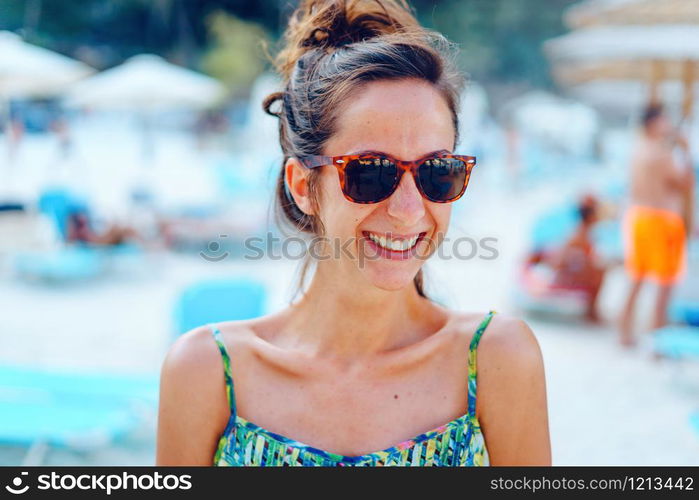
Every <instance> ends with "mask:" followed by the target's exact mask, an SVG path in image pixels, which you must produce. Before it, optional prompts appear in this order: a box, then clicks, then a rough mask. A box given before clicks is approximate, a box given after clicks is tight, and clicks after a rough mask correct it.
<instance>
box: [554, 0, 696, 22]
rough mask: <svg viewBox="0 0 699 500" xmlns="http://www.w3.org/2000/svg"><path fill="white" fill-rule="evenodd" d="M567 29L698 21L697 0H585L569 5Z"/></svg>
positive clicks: (566, 15)
mask: <svg viewBox="0 0 699 500" xmlns="http://www.w3.org/2000/svg"><path fill="white" fill-rule="evenodd" d="M565 21H566V24H567V25H568V26H570V27H571V28H575V29H577V28H588V27H591V26H599V25H630V24H631V25H633V24H640V25H656V24H699V0H587V1H584V2H580V3H578V4H575V5H573V6H572V7H570V8H569V9H568V10H567V11H566V14H565Z"/></svg>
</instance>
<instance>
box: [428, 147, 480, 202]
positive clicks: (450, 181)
mask: <svg viewBox="0 0 699 500" xmlns="http://www.w3.org/2000/svg"><path fill="white" fill-rule="evenodd" d="M467 172H468V169H467V168H466V164H465V163H464V162H463V161H461V160H459V159H457V158H433V159H431V160H427V161H425V163H423V164H422V165H420V168H419V169H418V180H419V181H420V186H421V187H422V190H423V191H424V193H425V195H426V196H427V197H428V198H429V199H431V200H434V201H450V200H453V199H454V198H456V197H457V196H459V194H460V193H461V191H462V190H463V188H464V184H465V183H466V176H467Z"/></svg>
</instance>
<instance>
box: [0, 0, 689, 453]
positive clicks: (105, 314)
mask: <svg viewBox="0 0 699 500" xmlns="http://www.w3.org/2000/svg"><path fill="white" fill-rule="evenodd" d="M294 3H295V2H293V1H277V0H259V1H256V2H250V1H243V0H240V1H238V0H198V1H195V0H191V1H190V0H151V1H146V0H123V1H118V2H117V1H110V0H80V1H78V0H62V1H60V2H59V1H58V0H25V1H21V0H0V130H1V131H2V134H1V135H0V464H1V465H18V464H55V465H74V464H75V465H83V464H85V465H149V464H153V463H154V460H155V429H156V421H155V418H156V413H157V388H158V372H159V369H160V365H161V363H162V361H163V358H164V355H165V353H166V351H167V349H168V347H169V346H170V345H171V343H172V342H173V340H174V339H175V338H176V337H177V335H179V334H181V333H183V332H184V331H186V329H188V328H191V327H192V326H195V325H197V324H201V323H202V322H206V321H220V320H223V319H226V318H230V319H234V318H243V317H250V316H254V315H258V314H264V313H268V312H273V311H275V310H278V309H280V308H282V307H284V306H285V305H286V304H288V303H289V301H290V300H291V298H292V296H291V292H292V290H293V285H294V283H295V281H294V280H295V275H296V270H297V267H298V266H299V263H300V262H299V260H298V259H294V258H290V257H288V256H287V257H282V256H281V252H280V250H281V249H280V244H279V241H280V240H277V242H276V243H270V247H269V250H270V251H265V252H251V251H250V248H249V242H250V241H251V240H250V238H258V239H257V240H255V241H256V242H258V246H259V245H260V244H262V243H259V242H264V245H267V242H268V241H272V239H273V238H281V233H280V231H279V228H277V227H276V225H275V223H274V218H273V216H272V210H271V207H272V199H273V192H274V184H275V180H276V174H277V172H278V169H279V168H280V162H281V151H280V149H279V146H278V141H277V132H276V120H275V119H274V118H272V117H270V116H267V115H265V114H264V113H263V111H262V107H261V102H262V99H263V97H264V96H266V95H267V94H268V93H270V92H273V91H275V90H276V89H277V88H278V85H279V83H278V81H277V79H276V78H275V76H274V75H273V74H272V73H271V72H270V71H271V65H270V63H269V61H268V59H267V58H266V56H265V49H264V48H263V43H262V42H263V41H266V43H267V45H268V50H269V51H270V52H272V53H274V50H275V47H276V43H277V41H278V39H279V36H280V34H281V31H282V30H283V27H284V26H285V22H286V19H287V16H288V15H289V13H290V12H291V11H292V10H293V7H294ZM411 4H412V5H413V6H414V7H415V9H416V12H417V14H418V17H419V18H420V20H421V22H422V23H423V24H424V25H426V26H428V27H431V28H434V29H436V30H438V31H440V32H442V33H444V34H445V35H446V36H447V37H448V38H449V39H450V40H452V41H453V42H455V43H456V44H458V45H459V47H460V49H461V51H460V56H459V61H458V63H459V65H460V67H461V69H462V70H464V71H465V72H467V73H468V74H469V75H470V84H469V86H468V88H467V89H466V91H465V93H464V96H463V99H462V105H461V112H460V116H461V120H462V133H461V136H462V141H461V143H460V145H459V147H458V149H457V151H458V152H460V153H463V154H471V155H475V156H477V157H478V166H477V167H476V169H475V171H474V174H473V176H472V179H471V181H470V184H469V189H468V191H467V193H466V195H465V196H464V197H463V198H462V199H461V200H459V201H458V202H457V203H456V204H455V205H454V210H453V216H452V227H451V229H450V234H449V236H450V238H452V240H456V239H457V238H461V240H460V241H462V243H463V244H464V246H460V247H459V250H458V251H459V253H460V258H455V255H454V252H453V247H450V248H452V251H449V252H446V254H445V255H442V256H441V257H435V258H433V259H432V260H431V261H430V262H429V263H428V264H427V289H428V292H429V293H430V295H431V296H432V297H434V298H435V299H436V300H439V301H441V302H442V303H444V304H446V305H448V306H450V307H454V308H458V309H461V310H468V311H483V312H485V311H487V310H489V309H495V310H497V311H500V312H503V313H507V314H512V315H520V316H523V317H525V319H526V320H527V321H528V322H529V324H530V326H531V327H532V329H533V330H534V332H535V334H536V336H537V338H538V340H539V343H540V345H541V348H542V351H543V355H544V363H545V369H546V381H547V390H548V403H549V419H550V430H551V438H552V446H553V462H554V464H555V465H656V464H657V465H661V464H667V465H680V464H684V465H687V464H692V465H697V464H699V348H698V347H697V342H698V341H699V327H697V323H699V245H698V244H699V241H697V238H698V236H699V234H698V232H697V230H696V228H695V229H694V232H693V233H692V237H693V240H694V241H693V242H690V246H689V259H688V269H687V273H686V276H685V278H684V280H683V282H682V283H681V284H680V285H679V286H678V288H677V290H676V292H675V294H674V297H673V302H672V306H671V311H670V316H671V320H672V323H673V325H675V326H673V327H672V328H675V329H674V330H672V328H671V330H672V331H668V332H652V331H649V323H650V321H649V318H650V314H651V309H652V307H651V305H652V300H653V296H652V294H653V291H654V290H653V289H652V287H649V288H648V289H646V290H644V291H643V294H642V296H641V306H640V307H639V308H638V309H639V314H638V321H637V329H638V333H639V335H638V336H639V340H640V343H639V345H638V346H637V347H636V348H633V349H624V348H622V347H620V346H619V343H618V333H617V329H616V326H617V321H618V316H619V314H620V312H621V308H622V305H623V302H624V299H625V295H626V293H627V288H628V281H627V277H626V275H625V272H624V268H623V242H622V233H621V214H622V213H623V209H624V207H625V205H626V203H627V194H628V170H629V165H628V159H629V155H630V153H631V147H632V144H633V140H634V137H635V134H637V133H638V129H637V126H638V122H639V117H640V114H641V112H642V110H643V108H644V106H645V105H646V103H647V102H648V101H649V99H650V98H651V97H653V96H654V97H655V98H657V99H659V100H660V101H662V102H663V103H664V104H665V105H666V108H667V109H668V112H669V114H670V116H671V117H672V119H673V121H674V123H676V124H678V126H679V127H680V128H681V130H682V132H683V134H685V135H686V136H687V138H688V140H689V143H690V146H691V147H692V150H693V153H694V158H697V157H699V147H698V146H697V145H698V144H699V127H698V126H697V124H698V123H699V122H698V121H697V118H696V117H697V116H699V114H698V113H697V112H696V111H694V112H692V108H693V101H694V99H695V95H696V90H697V86H698V85H699V83H695V75H696V78H698V79H699V70H697V69H696V68H695V66H697V65H699V1H697V0H682V1H674V0H653V1H649V0H585V1H574V0H528V1H526V2H523V1H515V0H458V1H457V0H445V1H439V2H436V1H428V0H419V1H418V0H415V1H412V2H411ZM647 39H652V40H653V41H654V43H653V47H649V46H648V45H649V44H648V43H646V42H644V40H647ZM698 165H699V164H697V163H696V162H695V168H696V167H697V166H698ZM590 194H591V195H594V196H595V197H596V198H597V199H598V200H599V203H600V207H601V209H600V211H601V213H602V216H601V220H600V221H599V222H598V223H597V225H596V227H595V233H594V234H595V242H596V245H597V249H598V251H599V254H600V255H601V256H602V258H603V259H604V260H605V262H606V264H607V266H608V270H607V272H606V274H605V277H604V282H603V285H602V290H601V294H600V299H599V308H600V315H601V319H602V321H601V322H600V323H599V324H590V323H587V322H585V320H584V319H583V318H582V314H581V311H582V308H583V304H582V301H581V299H580V296H579V294H576V293H562V292H558V293H554V292H551V291H550V290H545V289H540V288H537V287H536V286H531V283H530V282H528V281H527V280H526V279H523V278H522V276H523V274H524V273H525V272H526V265H525V262H526V260H527V258H528V256H529V255H531V253H532V252H533V251H536V250H540V249H542V248H548V247H553V246H555V245H557V244H562V243H563V242H564V241H565V239H566V238H567V237H568V235H569V234H570V233H571V231H572V230H573V228H574V226H575V224H576V223H577V219H576V215H575V214H576V206H577V205H576V204H577V202H578V200H579V199H580V198H581V197H582V196H584V195H590ZM697 219H698V218H695V220H697ZM485 238H492V240H489V243H488V246H489V247H491V248H494V249H495V252H492V251H488V252H484V251H483V248H481V247H478V243H476V247H473V248H470V247H469V246H468V244H469V242H481V243H482V242H483V240H484V239H485ZM246 241H247V242H248V247H246V246H245V242H246ZM464 242H465V243H464ZM261 253H264V255H262V256H260V254H261ZM251 257H254V258H251ZM338 286H342V285H341V283H338ZM212 297H215V298H214V299H212ZM661 333H667V335H661Z"/></svg>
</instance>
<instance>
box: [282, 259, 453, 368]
mask: <svg viewBox="0 0 699 500" xmlns="http://www.w3.org/2000/svg"><path fill="white" fill-rule="evenodd" d="M445 321H446V315H445V313H444V312H443V311H441V310H440V308H439V307H438V306H436V305H435V304H433V303H431V302H430V301H429V300H427V299H425V298H424V297H421V296H420V295H419V294H418V293H417V290H416V288H415V287H414V286H412V285H411V286H407V287H405V288H403V289H401V290H397V291H386V290H381V289H379V288H376V287H373V286H371V285H367V286H365V287H364V288H362V289H358V287H353V286H348V284H347V283H346V282H345V283H343V282H342V281H338V279H337V274H333V273H328V274H327V275H326V273H324V272H323V269H322V266H319V269H317V270H316V273H315V275H314V276H313V280H312V281H311V284H310V286H309V288H308V291H307V292H306V293H305V294H304V296H303V298H302V299H301V300H300V301H299V302H298V303H297V304H295V305H294V306H293V307H292V311H291V313H290V316H289V318H288V321H287V322H286V325H285V326H286V328H285V329H284V330H285V332H283V333H282V337H283V340H282V339H278V340H282V341H283V343H284V344H285V345H287V346H294V347H302V346H303V347H302V348H303V349H308V350H309V351H311V353H312V354H313V355H316V356H327V357H333V358H337V359H342V360H344V361H346V362H351V361H352V360H356V359H360V358H366V357H367V356H370V355H372V354H378V353H380V352H386V351H390V350H393V349H397V348H400V347H402V346H405V345H409V344H411V343H413V342H417V341H419V340H421V339H422V338H424V337H426V336H427V335H429V334H430V333H432V332H434V331H436V330H437V329H439V328H440V327H441V326H442V325H443V324H444V322H445Z"/></svg>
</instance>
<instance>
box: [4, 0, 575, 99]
mask: <svg viewBox="0 0 699 500" xmlns="http://www.w3.org/2000/svg"><path fill="white" fill-rule="evenodd" d="M575 1H576V0H410V2H411V4H412V5H413V6H414V8H415V11H416V13H417V15H418V17H419V18H420V20H421V22H422V23H423V24H425V25H427V26H429V27H431V28H434V29H436V30H438V31H440V32H442V33H444V34H445V35H447V36H448V37H449V39H450V40H452V41H454V42H456V43H458V44H459V45H460V47H461V49H462V51H461V60H460V63H461V66H462V68H463V69H464V70H466V71H468V72H469V73H470V74H471V75H472V76H473V77H474V78H475V79H477V80H479V81H481V82H483V83H486V84H487V83H494V82H497V83H498V84H503V83H504V84H513V85H522V84H524V85H527V86H542V85H544V86H546V85H549V84H550V78H549V73H548V63H547V61H546V58H545V57H544V55H543V53H542V51H541V42H542V41H544V40H546V39H547V38H551V37H553V36H556V35H558V34H561V33H563V32H564V31H565V28H564V26H563V24H562V21H561V18H562V13H563V11H564V9H565V8H566V7H567V6H569V5H571V4H572V3H575ZM296 4H297V0H0V29H11V30H15V31H17V30H19V31H21V32H23V34H25V36H27V37H28V38H29V40H30V41H34V42H36V43H40V44H42V45H45V46H47V47H49V48H52V49H54V50H58V51H60V52H63V53H66V54H68V55H73V56H75V57H80V58H82V59H86V58H88V57H87V56H89V59H90V60H89V61H88V62H90V63H92V64H95V65H97V66H98V67H106V66H111V65H114V64H118V63H119V62H121V61H123V60H124V59H125V58H127V57H129V56H131V55H134V54H136V53H140V52H153V53H157V54H160V55H163V56H165V57H167V58H169V59H171V60H175V61H177V62H180V63H182V64H187V65H189V66H195V67H196V66H198V63H199V62H200V61H201V60H202V59H201V58H202V56H203V57H204V59H203V61H204V66H205V67H206V68H207V69H208V70H210V71H212V72H214V74H216V75H217V76H220V77H221V78H223V79H224V81H226V82H227V83H228V84H229V85H231V87H232V88H239V87H240V85H244V84H245V82H247V81H249V78H250V76H249V75H252V74H255V73H256V72H257V71H259V64H262V63H258V62H254V61H253V58H252V57H251V56H252V54H259V52H258V50H257V48H256V47H257V43H258V40H249V41H248V40H243V39H242V38H243V36H242V35H240V36H239V35H237V34H236V32H238V31H240V32H241V33H245V34H246V35H245V36H249V37H251V38H255V37H257V38H260V37H264V36H265V35H264V32H262V31H260V30H259V28H258V27H257V26H258V25H259V26H261V27H264V29H265V30H266V31H267V33H270V34H271V35H269V36H270V38H272V39H275V38H278V37H279V35H280V34H281V31H282V30H283V28H284V25H285V23H286V18H287V17H288V15H289V14H290V12H291V11H292V10H293V8H294V6H295V5H296ZM212 16H213V17H212ZM224 16H230V17H224ZM211 19H214V20H213V21H211ZM236 19H237V21H236ZM243 21H245V22H251V23H254V24H251V25H247V24H241V25H236V24H235V23H236V22H243ZM238 50H241V51H242V52H244V53H243V54H236V52H237V51H238ZM86 55H87V56H86ZM227 63H228V64H231V65H232V67H231V69H230V70H227V69H226V68H225V65H226V64H227ZM248 65H249V66H250V67H249V68H248ZM232 68H235V69H232ZM236 72H238V73H239V76H238V75H235V74H234V73H236Z"/></svg>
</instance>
